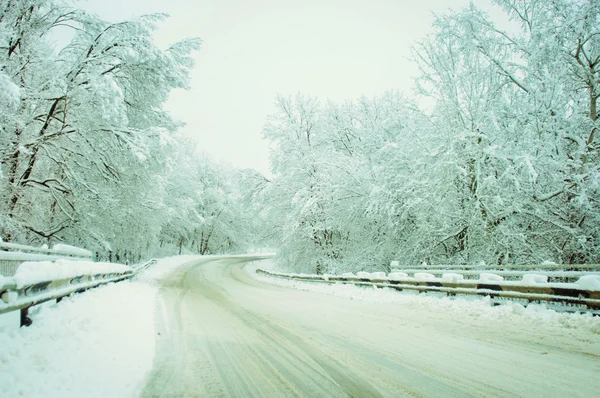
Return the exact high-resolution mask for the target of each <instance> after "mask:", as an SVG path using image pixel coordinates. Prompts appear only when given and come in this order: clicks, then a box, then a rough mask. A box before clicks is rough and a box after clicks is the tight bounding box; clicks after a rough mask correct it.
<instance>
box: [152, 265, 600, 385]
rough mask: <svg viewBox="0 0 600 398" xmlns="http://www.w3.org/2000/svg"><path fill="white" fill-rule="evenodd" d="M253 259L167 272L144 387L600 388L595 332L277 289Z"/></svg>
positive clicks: (599, 364) (159, 296)
mask: <svg viewBox="0 0 600 398" xmlns="http://www.w3.org/2000/svg"><path fill="white" fill-rule="evenodd" d="M247 261H248V259H244V258H225V259H223V258H221V259H200V260H194V261H190V262H188V263H185V264H183V265H182V266H181V267H179V268H178V269H176V270H175V272H173V273H172V274H170V275H168V276H167V277H165V278H164V279H163V280H162V281H161V288H160V293H159V295H158V298H157V303H156V305H157V322H158V325H157V332H158V333H159V335H158V336H157V353H156V358H155V361H154V367H153V370H152V372H151V373H150V374H149V376H148V378H147V382H146V385H145V387H144V388H143V391H142V396H144V397H183V396H185V397H207V396H235V397H246V396H265V397H274V396H277V397H281V396H302V397H336V396H340V397H341V396H352V397H376V396H389V397H392V396H393V397H398V396H428V397H440V396H446V397H448V396H450V397H452V396H460V397H462V396H483V395H485V396H571V397H572V396H582V397H583V396H586V397H590V396H595V395H596V394H597V393H598V391H599V389H600V381H599V379H598V377H597V376H598V374H600V347H599V344H597V342H598V338H597V335H595V336H594V337H593V339H592V341H589V340H586V339H585V338H577V333H576V332H573V331H570V330H569V329H564V330H551V331H544V330H539V329H538V328H536V327H535V325H532V326H522V325H520V330H514V325H510V324H506V325H504V324H503V323H494V325H493V326H492V325H489V324H488V323H486V322H482V323H478V322H476V321H475V322H474V321H472V320H471V321H462V320H461V319H457V317H456V314H451V313H443V312H438V313H430V312H428V311H424V310H421V311H419V310H418V309H415V308H403V307H401V306H398V305H392V304H377V303H372V302H366V301H361V300H350V299H348V298H343V297H335V296H331V295H325V294H321V293H316V292H307V291H301V290H294V289H288V288H283V287H279V286H273V285H269V284H264V283H261V282H258V281H257V280H255V279H253V278H252V277H251V276H250V275H248V273H247V272H246V271H245V270H244V269H243V267H244V265H245V264H246V263H247ZM498 325H502V326H501V327H499V326H498Z"/></svg>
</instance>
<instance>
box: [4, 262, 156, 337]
mask: <svg viewBox="0 0 600 398" xmlns="http://www.w3.org/2000/svg"><path fill="white" fill-rule="evenodd" d="M61 258H62V257H61ZM69 259H71V260H77V259H81V258H75V257H70V258H69ZM22 262H23V261H22V260H20V263H22ZM154 263H156V260H155V259H152V260H149V261H146V262H145V263H142V264H140V265H137V266H132V267H131V270H127V271H125V272H122V273H114V272H113V273H105V274H103V273H100V274H94V275H77V276H73V277H69V278H63V279H57V280H48V281H42V282H36V283H30V284H25V285H23V286H19V285H18V284H17V282H16V281H15V279H14V278H12V277H10V278H6V277H0V314H4V313H7V312H11V311H17V310H21V326H29V325H30V324H31V319H29V317H28V310H29V308H30V307H32V306H34V305H37V304H41V303H44V302H47V301H50V300H57V301H60V300H61V299H62V298H63V297H65V296H68V295H70V294H73V293H79V292H83V291H85V290H88V289H91V288H94V287H97V286H100V285H104V284H107V283H111V282H119V281H122V280H125V279H130V278H132V277H133V276H135V275H136V274H138V273H139V272H141V271H143V270H145V269H146V268H148V267H149V266H150V265H152V264H154Z"/></svg>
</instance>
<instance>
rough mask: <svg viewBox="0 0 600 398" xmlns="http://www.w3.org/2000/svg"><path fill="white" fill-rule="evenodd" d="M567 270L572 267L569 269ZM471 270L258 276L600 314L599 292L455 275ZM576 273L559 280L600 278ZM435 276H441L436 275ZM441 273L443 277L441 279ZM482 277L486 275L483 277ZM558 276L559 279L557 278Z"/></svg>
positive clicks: (515, 273)
mask: <svg viewBox="0 0 600 398" xmlns="http://www.w3.org/2000/svg"><path fill="white" fill-rule="evenodd" d="M567 268H570V266H569V267H567ZM407 271H408V272H407ZM432 271H433V272H432ZM471 271H472V270H466V271H465V270H457V269H447V270H431V269H427V268H420V269H418V268H412V269H410V270H404V271H401V270H398V271H395V272H393V273H391V274H389V276H383V275H381V274H383V273H375V274H376V276H369V275H368V274H366V273H358V275H353V276H349V275H344V276H339V275H305V274H286V273H278V272H270V271H266V270H262V269H257V270H256V272H257V273H261V274H266V275H270V276H275V277H279V278H286V279H294V280H301V281H305V282H318V283H348V284H354V285H358V286H376V287H382V288H383V287H385V288H390V289H395V290H398V291H402V290H408V291H416V292H419V293H430V292H435V293H442V294H446V295H448V296H456V295H476V296H489V297H490V298H491V299H492V300H493V302H494V303H495V304H497V303H499V302H500V300H498V299H508V300H517V301H521V302H524V303H525V304H527V303H531V302H547V303H554V304H559V307H557V309H559V310H562V311H572V312H579V311H585V312H590V313H592V314H596V315H600V290H591V289H586V288H583V287H582V286H581V285H580V284H578V283H570V282H554V283H552V282H540V283H523V282H522V281H504V280H490V279H493V278H490V276H493V275H496V276H498V277H499V278H498V279H502V277H501V275H499V274H500V273H501V272H502V271H497V270H494V269H480V270H479V271H477V275H479V278H477V279H461V278H460V277H456V275H461V276H468V277H474V276H475V274H474V273H473V272H471ZM461 272H463V274H461ZM556 272H558V271H556ZM563 272H568V271H563ZM574 272H577V274H576V275H575V274H573V273H569V274H567V275H566V276H564V275H561V276H560V277H565V278H573V277H575V276H577V277H582V276H587V275H600V273H598V272H579V271H574ZM409 273H412V276H409V275H408V274H409ZM534 273H535V271H531V270H522V271H511V274H510V276H511V277H517V276H519V277H521V278H523V277H526V275H532V274H534ZM361 274H363V275H361ZM436 274H437V275H438V276H436ZM439 274H441V275H442V277H441V278H440V277H439ZM444 274H446V276H447V278H444ZM481 274H484V275H483V276H484V277H483V278H482V275H481ZM555 277H559V276H557V275H555ZM526 278H528V277H526ZM532 279H535V278H532Z"/></svg>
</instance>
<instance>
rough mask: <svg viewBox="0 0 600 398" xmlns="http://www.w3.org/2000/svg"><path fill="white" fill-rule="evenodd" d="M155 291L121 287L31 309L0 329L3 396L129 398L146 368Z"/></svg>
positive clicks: (150, 355)
mask: <svg viewBox="0 0 600 398" xmlns="http://www.w3.org/2000/svg"><path fill="white" fill-rule="evenodd" d="M156 291H157V288H156V287H154V286H151V285H148V284H145V283H139V282H120V283H118V284H110V285H106V286H103V287H99V288H97V289H93V290H90V291H88V292H86V293H84V294H79V295H75V296H72V297H68V298H67V297H66V298H65V299H63V300H62V301H61V302H60V303H59V304H56V303H52V304H47V305H45V306H38V307H34V309H32V312H31V317H32V319H33V325H32V326H30V327H29V328H21V329H16V330H15V329H13V330H6V329H0V369H2V371H1V372H0V389H1V393H0V395H2V396H3V397H92V398H93V397H98V398H106V397H131V396H135V395H137V392H138V391H137V389H138V388H139V387H140V385H141V383H142V382H143V381H144V378H145V376H146V374H147V373H148V372H149V371H150V369H151V368H152V361H153V359H154V351H155V331H154V301H155V295H156Z"/></svg>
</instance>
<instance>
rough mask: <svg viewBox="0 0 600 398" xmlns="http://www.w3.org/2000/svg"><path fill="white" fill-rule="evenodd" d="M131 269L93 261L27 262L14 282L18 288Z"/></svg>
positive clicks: (123, 271) (18, 272)
mask: <svg viewBox="0 0 600 398" xmlns="http://www.w3.org/2000/svg"><path fill="white" fill-rule="evenodd" d="M130 271H131V268H129V267H128V266H126V265H122V264H112V263H95V262H92V261H73V260H56V261H54V262H50V261H32V262H25V263H23V264H21V265H20V266H19V268H17V272H16V273H15V276H14V280H15V282H16V283H17V287H22V286H26V285H29V284H32V283H38V282H45V281H50V280H55V279H67V278H73V277H76V276H81V275H96V274H113V273H114V274H122V273H126V272H130Z"/></svg>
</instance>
